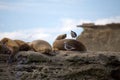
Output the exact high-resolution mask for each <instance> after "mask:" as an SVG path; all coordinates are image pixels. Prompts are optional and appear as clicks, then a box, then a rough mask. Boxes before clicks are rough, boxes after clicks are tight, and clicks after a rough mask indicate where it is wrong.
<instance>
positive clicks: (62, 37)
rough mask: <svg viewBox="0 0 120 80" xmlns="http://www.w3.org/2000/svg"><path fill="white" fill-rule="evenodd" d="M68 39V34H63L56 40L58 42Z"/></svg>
mask: <svg viewBox="0 0 120 80" xmlns="http://www.w3.org/2000/svg"><path fill="white" fill-rule="evenodd" d="M66 37H67V34H61V35H59V36H58V37H57V38H56V40H61V39H65V38H66Z"/></svg>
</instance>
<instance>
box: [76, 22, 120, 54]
mask: <svg viewBox="0 0 120 80" xmlns="http://www.w3.org/2000/svg"><path fill="white" fill-rule="evenodd" d="M80 26H81V27H82V28H84V31H83V32H82V34H80V35H79V36H78V37H77V40H78V41H80V42H82V43H83V44H84V45H85V46H86V48H87V50H88V51H113V52H114V51H115V52H120V46H119V45H120V35H118V34H119V33H120V23H111V24H106V25H95V24H93V23H91V24H83V25H80Z"/></svg>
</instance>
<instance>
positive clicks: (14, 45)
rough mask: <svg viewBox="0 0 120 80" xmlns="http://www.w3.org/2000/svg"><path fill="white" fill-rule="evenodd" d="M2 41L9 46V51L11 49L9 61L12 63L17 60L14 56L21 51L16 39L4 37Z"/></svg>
mask: <svg viewBox="0 0 120 80" xmlns="http://www.w3.org/2000/svg"><path fill="white" fill-rule="evenodd" d="M1 42H2V44H4V45H5V46H6V47H7V48H8V51H10V52H9V57H8V61H7V62H8V63H9V64H11V63H12V62H13V61H15V59H14V56H15V55H16V53H17V52H18V51H19V45H18V44H17V43H16V42H15V41H14V40H12V39H9V38H3V39H2V40H1Z"/></svg>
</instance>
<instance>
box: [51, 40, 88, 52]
mask: <svg viewBox="0 0 120 80" xmlns="http://www.w3.org/2000/svg"><path fill="white" fill-rule="evenodd" d="M66 43H67V45H70V46H71V47H73V49H71V51H86V47H85V46H84V45H83V44H82V43H81V42H79V41H76V40H74V39H61V40H55V42H54V43H53V50H66V48H65V45H66Z"/></svg>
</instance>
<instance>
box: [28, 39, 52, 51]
mask: <svg viewBox="0 0 120 80" xmlns="http://www.w3.org/2000/svg"><path fill="white" fill-rule="evenodd" d="M29 44H30V45H31V48H32V49H33V50H34V51H36V52H40V53H50V52H51V51H52V47H51V45H50V44H49V43H48V42H47V41H44V40H34V41H32V42H31V43H29Z"/></svg>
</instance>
